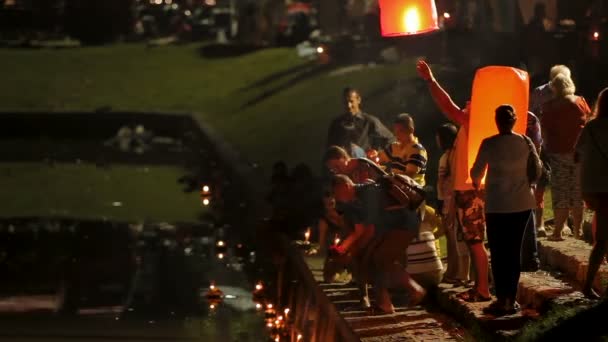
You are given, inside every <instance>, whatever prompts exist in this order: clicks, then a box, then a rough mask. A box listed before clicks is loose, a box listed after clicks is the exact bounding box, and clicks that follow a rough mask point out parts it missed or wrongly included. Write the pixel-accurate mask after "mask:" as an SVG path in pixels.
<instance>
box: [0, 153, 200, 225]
mask: <svg viewBox="0 0 608 342" xmlns="http://www.w3.org/2000/svg"><path fill="white" fill-rule="evenodd" d="M182 175H183V172H182V171H181V170H180V169H178V168H174V167H158V166H154V167H131V166H113V167H112V168H110V169H108V170H106V169H98V168H96V167H95V166H94V165H88V164H80V165H76V164H69V165H68V164H56V165H55V166H54V167H50V166H48V165H46V164H39V163H19V164H16V163H15V164H13V163H11V164H6V163H5V164H0V188H1V189H2V191H1V192H0V203H2V206H1V207H0V217H9V216H29V215H32V216H39V215H42V216H67V217H75V218H95V219H99V218H104V217H105V218H108V219H117V220H129V221H133V220H151V221H157V222H158V221H169V222H174V221H196V220H197V217H198V215H199V214H200V213H201V212H202V211H203V210H204V209H203V208H202V207H201V204H200V200H199V198H198V192H194V193H184V192H183V191H181V187H180V186H179V184H177V179H178V178H179V177H180V176H182ZM20 194H21V195H20Z"/></svg>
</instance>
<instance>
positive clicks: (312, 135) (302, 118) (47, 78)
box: [0, 44, 550, 212]
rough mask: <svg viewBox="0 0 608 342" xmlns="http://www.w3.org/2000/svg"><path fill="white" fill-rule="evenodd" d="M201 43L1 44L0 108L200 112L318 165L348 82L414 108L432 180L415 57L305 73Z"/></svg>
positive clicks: (378, 106) (391, 108)
mask: <svg viewBox="0 0 608 342" xmlns="http://www.w3.org/2000/svg"><path fill="white" fill-rule="evenodd" d="M204 48H205V45H202V44H191V45H185V46H167V47H163V48H147V47H146V46H145V45H143V44H119V45H112V46H104V47H86V48H77V49H64V50H47V49H41V50H19V49H0V75H2V77H0V111H10V110H25V111H27V110H38V111H40V110H42V111H46V110H49V111H53V110H55V111H62V110H84V111H91V110H94V109H96V108H98V107H101V106H111V107H112V108H114V109H115V110H136V111H146V110H153V111H180V112H196V113H198V114H197V115H198V117H199V118H200V119H201V120H202V121H204V122H206V123H208V124H210V125H211V127H213V128H214V129H215V130H216V131H217V132H218V133H219V134H220V135H221V136H223V137H224V138H225V139H226V140H227V141H228V142H230V143H232V144H233V145H234V146H235V147H236V148H237V149H238V150H239V151H241V152H242V153H243V155H244V156H246V158H247V159H249V160H251V161H254V162H257V163H258V164H259V165H260V166H261V167H262V169H263V170H264V171H265V173H266V175H268V173H269V170H270V166H271V164H272V163H273V162H275V161H277V160H285V161H286V162H288V165H289V166H293V165H294V164H295V163H298V162H304V163H307V164H308V165H310V166H312V167H313V170H314V171H317V166H318V165H319V162H320V158H321V155H322V152H323V146H324V144H325V139H326V134H327V127H328V125H329V122H330V120H331V119H332V118H333V117H335V116H336V115H338V114H339V113H341V112H342V109H341V108H342V107H341V106H342V104H341V98H340V92H341V89H342V88H343V87H345V86H348V85H353V86H355V87H357V88H359V89H360V90H361V92H362V94H363V99H364V102H363V107H364V109H365V110H366V111H368V112H369V113H372V114H375V115H377V116H379V117H380V118H381V119H382V120H383V121H384V122H386V123H390V121H391V120H392V118H393V117H394V116H395V114H397V113H399V112H409V113H411V114H412V115H413V116H414V118H415V120H416V123H417V132H418V135H419V136H420V138H421V141H422V142H423V143H424V144H425V145H426V147H427V149H428V150H429V167H428V169H429V172H428V175H427V178H428V179H427V183H429V184H433V183H434V180H433V179H434V175H435V173H436V162H437V160H438V158H439V154H438V152H437V150H436V147H435V143H434V133H433V131H434V129H435V128H436V127H437V126H438V125H439V124H440V123H442V122H443V118H442V116H441V115H440V114H439V113H438V111H437V109H436V107H435V105H434V104H433V102H432V99H431V97H430V96H429V94H428V91H427V89H426V86H425V85H424V82H422V81H420V80H417V78H416V77H415V74H414V73H415V68H414V59H413V58H412V59H411V60H409V61H406V62H403V63H402V64H400V65H388V66H376V67H373V68H370V67H365V68H359V69H352V70H351V71H350V72H335V70H321V71H318V69H313V70H317V71H318V72H313V73H311V72H310V70H311V67H313V65H307V64H306V63H307V62H306V61H304V60H302V59H300V58H298V57H297V56H296V54H295V50H294V49H264V50H258V51H255V52H251V53H248V54H244V55H240V56H236V57H230V58H210V57H204V54H202V53H201V51H202V50H203V49H204ZM340 71H344V69H342V70H340ZM436 71H439V68H438V67H437V70H436ZM439 78H440V79H441V80H442V82H443V83H444V84H445V86H446V88H447V89H448V91H450V92H451V93H452V95H453V97H454V98H455V100H456V102H457V103H463V102H464V100H466V99H467V98H468V96H469V93H470V90H469V89H470V84H466V85H465V84H463V81H462V78H459V79H458V78H457V79H456V82H454V81H453V80H450V79H449V78H448V77H447V76H444V75H440V77H439ZM39 176H41V177H42V178H44V177H43V175H42V174H40V175H39ZM46 179H47V180H48V182H51V179H52V178H50V175H49V177H46ZM2 182H6V181H5V180H2ZM5 196H6V195H5ZM547 203H550V201H549V200H548V201H547ZM4 210H7V208H5V209H4ZM113 210H118V209H116V208H114V209H113ZM547 212H550V210H547Z"/></svg>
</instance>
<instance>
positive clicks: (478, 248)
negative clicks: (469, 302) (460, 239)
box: [467, 241, 490, 298]
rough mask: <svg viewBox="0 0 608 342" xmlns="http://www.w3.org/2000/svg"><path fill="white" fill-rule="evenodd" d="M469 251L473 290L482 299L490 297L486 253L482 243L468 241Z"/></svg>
mask: <svg viewBox="0 0 608 342" xmlns="http://www.w3.org/2000/svg"><path fill="white" fill-rule="evenodd" d="M467 243H468V245H469V251H470V253H471V260H472V261H473V267H474V268H475V289H476V291H477V292H478V293H479V295H481V296H482V297H484V298H489V297H490V284H489V279H488V275H489V274H488V273H489V262H488V251H487V250H486V247H485V245H484V244H483V242H482V241H470V242H467Z"/></svg>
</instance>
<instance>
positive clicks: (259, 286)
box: [255, 284, 264, 291]
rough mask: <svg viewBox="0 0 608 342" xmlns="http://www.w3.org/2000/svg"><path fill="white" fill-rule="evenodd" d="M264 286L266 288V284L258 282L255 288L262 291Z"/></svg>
mask: <svg viewBox="0 0 608 342" xmlns="http://www.w3.org/2000/svg"><path fill="white" fill-rule="evenodd" d="M263 288H264V286H263V285H262V284H257V285H256V286H255V289H256V290H257V291H260V290H262V289H263Z"/></svg>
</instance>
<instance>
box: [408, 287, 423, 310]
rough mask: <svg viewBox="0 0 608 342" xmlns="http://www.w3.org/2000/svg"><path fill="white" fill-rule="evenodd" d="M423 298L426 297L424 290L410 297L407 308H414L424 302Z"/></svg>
mask: <svg viewBox="0 0 608 342" xmlns="http://www.w3.org/2000/svg"><path fill="white" fill-rule="evenodd" d="M424 297H426V291H425V290H424V289H422V290H421V291H418V292H416V293H414V294H412V295H411V296H410V300H409V302H408V306H416V305H418V304H420V303H421V302H422V301H423V300H424Z"/></svg>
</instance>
